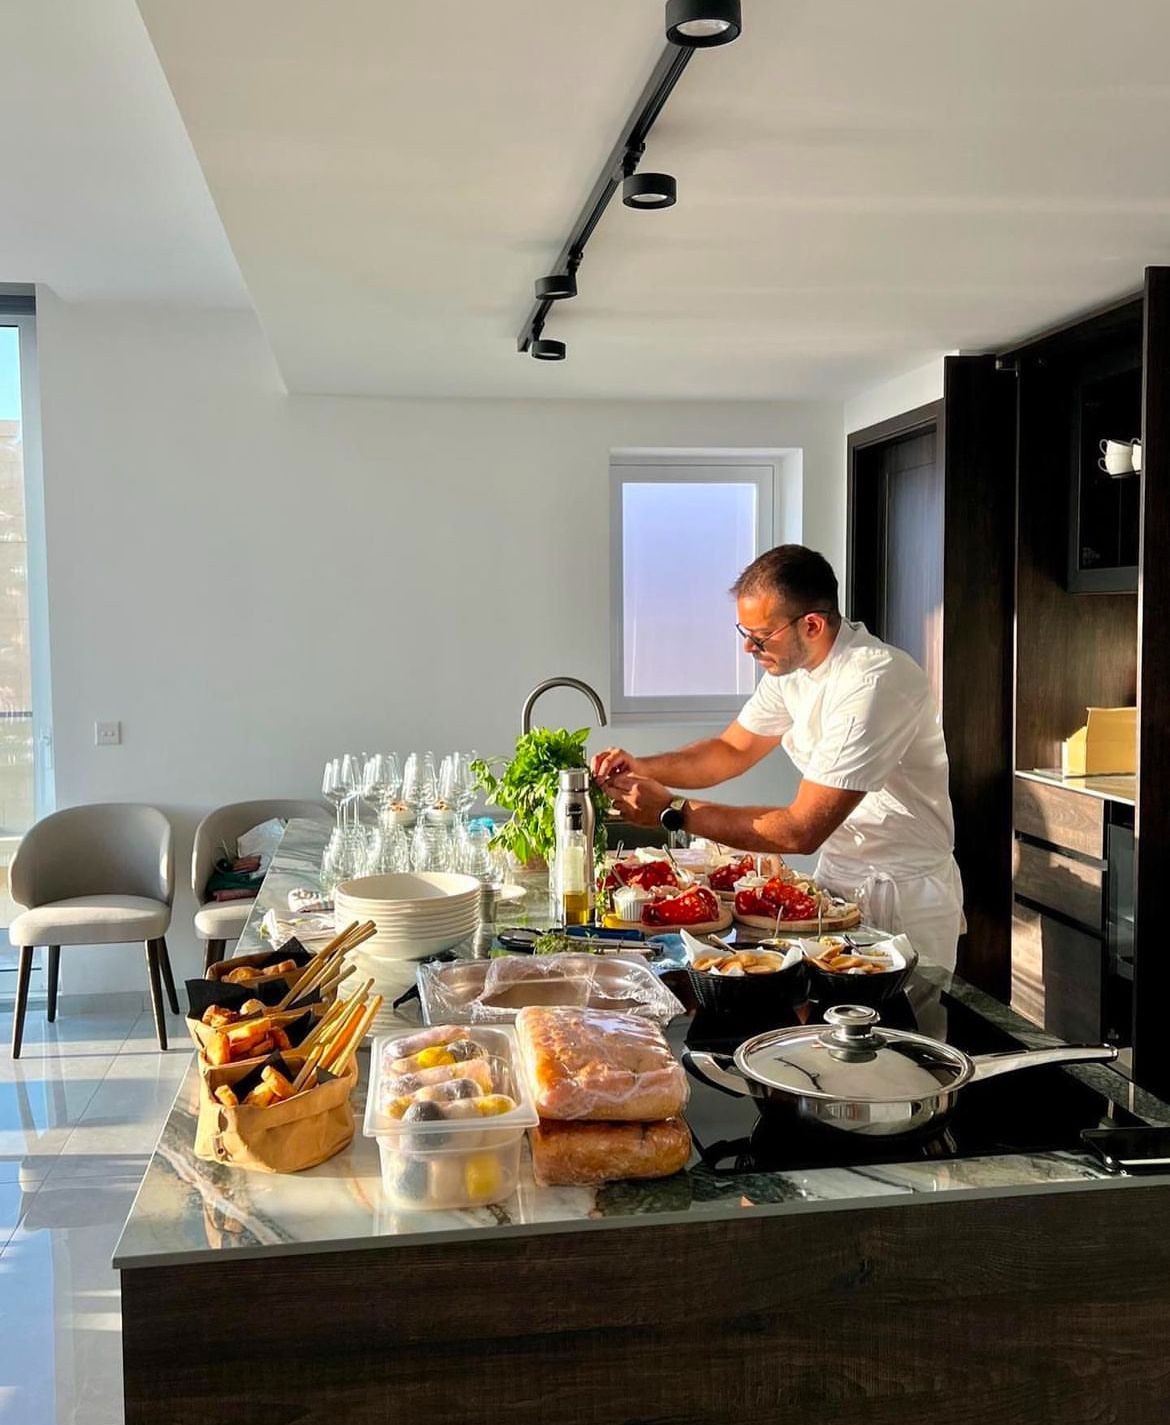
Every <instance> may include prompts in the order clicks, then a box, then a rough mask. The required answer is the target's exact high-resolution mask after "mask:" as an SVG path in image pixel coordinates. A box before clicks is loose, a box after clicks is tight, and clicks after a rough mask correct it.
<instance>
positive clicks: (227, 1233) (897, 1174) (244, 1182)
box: [114, 822, 1170, 1271]
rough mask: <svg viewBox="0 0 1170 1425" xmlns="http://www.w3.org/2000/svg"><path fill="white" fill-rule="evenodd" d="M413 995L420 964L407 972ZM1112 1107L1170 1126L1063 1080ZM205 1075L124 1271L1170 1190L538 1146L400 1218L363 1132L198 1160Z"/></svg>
mask: <svg viewBox="0 0 1170 1425" xmlns="http://www.w3.org/2000/svg"><path fill="white" fill-rule="evenodd" d="M326 834H327V827H323V826H321V825H319V824H317V823H310V822H293V823H292V824H290V826H289V828H288V831H287V832H286V835H285V839H284V842H283V843H282V845H281V847H280V849H279V851H278V853H277V856H276V858H275V859H274V862H273V865H272V867H271V869H270V871H269V874H268V877H267V878H266V881H265V884H264V887H263V889H262V891H261V894H260V896H259V897H258V898H257V902H256V905H255V906H254V908H253V913H252V916H251V918H250V920H249V923H248V927H247V929H246V930H245V933H244V937H243V938H242V940H241V951H243V950H246V949H248V948H255V946H256V945H258V944H260V943H262V942H260V941H259V938H258V936H257V935H256V928H257V926H258V925H259V920H260V918H261V917H262V916H263V914H264V912H265V910H266V909H267V908H268V907H269V906H271V905H276V906H277V907H278V908H280V909H282V910H285V911H286V910H287V894H288V891H289V890H290V889H291V888H292V887H293V886H297V885H308V886H313V885H315V884H316V876H317V868H318V865H319V862H320V852H321V847H322V845H323V839H324V836H325V835H326ZM920 973H921V974H922V975H923V977H924V978H925V979H927V980H928V981H930V982H931V983H932V984H934V985H935V986H936V987H938V988H939V989H945V990H947V991H948V993H949V994H950V995H951V996H952V997H955V998H958V999H960V1000H962V1001H963V1002H964V1003H966V1004H968V1005H969V1006H970V1007H972V1008H974V1009H976V1010H977V1011H978V1012H979V1013H980V1014H983V1015H984V1016H985V1017H986V1018H988V1019H989V1020H991V1021H992V1022H994V1023H996V1024H997V1025H998V1026H1000V1027H1002V1028H1006V1029H1008V1030H1009V1032H1011V1033H1012V1034H1014V1035H1015V1036H1016V1037H1017V1038H1018V1039H1019V1040H1020V1041H1021V1042H1023V1043H1026V1044H1028V1045H1029V1046H1032V1047H1043V1046H1044V1045H1047V1044H1052V1043H1055V1042H1057V1041H1055V1040H1054V1039H1053V1038H1052V1037H1051V1036H1050V1035H1047V1034H1045V1033H1043V1031H1041V1030H1037V1029H1035V1028H1034V1027H1033V1026H1031V1025H1028V1024H1027V1023H1026V1022H1025V1021H1023V1020H1021V1019H1019V1018H1018V1017H1017V1016H1016V1015H1014V1014H1013V1013H1012V1011H1011V1010H1010V1009H1008V1008H1007V1007H1006V1006H1004V1005H1001V1004H999V1003H998V1002H997V1001H995V1000H992V999H990V998H989V997H987V996H985V995H983V994H982V993H981V992H980V991H978V990H976V989H974V988H973V987H971V986H969V985H966V984H965V983H964V982H963V981H961V980H959V979H958V978H957V977H956V976H953V975H950V974H949V973H947V972H946V971H943V970H941V969H938V968H937V967H933V966H927V965H923V966H921V967H920ZM401 974H402V981H403V985H404V987H406V986H408V985H409V984H410V983H412V982H413V978H414V965H413V964H412V963H407V964H404V966H403V968H402V972H401ZM399 1015H400V1017H401V1019H402V1023H403V1025H404V1027H407V1026H409V1025H411V1024H416V1023H418V1005H417V1001H412V1002H410V1003H409V1004H408V1005H406V1006H404V1007H403V1009H402V1010H401V1011H399ZM359 1062H361V1069H362V1071H361V1081H360V1086H359V1088H358V1090H357V1094H356V1101H355V1108H356V1110H357V1113H358V1116H359V1119H360V1115H361V1111H362V1108H363V1106H364V1103H363V1100H364V1088H365V1084H366V1082H367V1077H368V1053H367V1052H365V1051H363V1053H362V1054H361V1055H360V1056H359ZM1066 1072H1069V1073H1073V1074H1075V1075H1076V1076H1077V1077H1079V1078H1082V1079H1083V1080H1084V1081H1085V1082H1086V1083H1089V1084H1091V1085H1092V1086H1093V1087H1094V1088H1095V1089H1097V1090H1098V1091H1099V1092H1102V1093H1104V1094H1105V1095H1106V1096H1107V1097H1109V1098H1110V1099H1111V1100H1112V1101H1113V1102H1115V1103H1117V1104H1118V1105H1120V1106H1122V1107H1126V1108H1128V1109H1129V1110H1130V1111H1132V1112H1134V1113H1136V1114H1138V1115H1139V1116H1140V1117H1142V1118H1144V1119H1145V1120H1146V1121H1148V1122H1153V1123H1161V1124H1170V1106H1168V1105H1166V1104H1164V1103H1162V1102H1161V1101H1160V1100H1157V1099H1154V1098H1152V1097H1151V1096H1149V1095H1147V1094H1144V1093H1143V1092H1142V1091H1140V1090H1138V1089H1136V1088H1134V1086H1133V1085H1132V1084H1131V1083H1130V1082H1129V1081H1128V1080H1127V1079H1126V1078H1124V1076H1123V1075H1121V1074H1119V1073H1117V1072H1116V1071H1115V1070H1113V1069H1111V1068H1107V1067H1103V1066H1100V1065H1085V1066H1076V1067H1073V1068H1070V1069H1068V1070H1066ZM198 1086H199V1085H198V1073H197V1069H196V1066H195V1063H194V1059H192V1064H191V1067H190V1069H189V1070H188V1072H187V1075H186V1077H185V1078H184V1080H183V1082H182V1085H181V1086H180V1089H179V1092H178V1095H177V1097H176V1099H175V1103H174V1106H173V1108H172V1110H171V1113H170V1115H169V1117H168V1119H167V1122H166V1124H165V1126H164V1128H163V1132H162V1135H161V1137H160V1139H159V1142H158V1145H157V1147H156V1148H155V1151H154V1154H153V1156H152V1158H151V1160H150V1163H149V1166H148V1167H147V1171H146V1174H145V1176H144V1178H143V1180H142V1184H141V1187H140V1188H139V1191H138V1195H137V1197H136V1199H135V1201H134V1205H133V1207H132V1209H131V1212H130V1216H129V1218H128V1220H127V1222H126V1225H125V1228H124V1229H123V1232H122V1236H121V1239H120V1241H119V1243H118V1246H117V1248H116V1250H115V1253H114V1266H115V1267H117V1268H119V1269H120V1270H123V1271H125V1270H132V1269H135V1268H140V1267H152V1266H163V1265H167V1264H169V1263H177V1262H188V1263H189V1262H197V1261H204V1260H207V1259H208V1256H209V1254H212V1253H216V1252H223V1251H228V1252H232V1253H234V1254H237V1255H238V1254H247V1255H268V1254H271V1253H274V1252H292V1253H296V1252H326V1251H336V1250H339V1249H347V1250H348V1249H361V1248H370V1247H386V1246H388V1245H390V1239H393V1241H395V1242H401V1243H404V1244H419V1243H422V1242H435V1241H441V1240H449V1239H451V1238H452V1236H454V1235H458V1236H461V1237H462V1236H468V1235H470V1236H476V1235H480V1234H483V1233H490V1234H493V1235H513V1234H523V1233H550V1232H564V1231H569V1230H574V1231H575V1230H596V1229H603V1228H628V1227H636V1226H640V1225H641V1226H646V1225H652V1224H661V1223H671V1222H679V1221H684V1220H685V1221H690V1222H693V1221H696V1220H702V1219H707V1218H715V1217H721V1216H736V1215H741V1214H743V1213H745V1212H748V1213H751V1212H764V1213H777V1212H809V1211H824V1210H830V1209H840V1208H847V1207H850V1206H854V1207H856V1206H861V1205H867V1206H868V1205H871V1204H873V1203H874V1201H875V1200H876V1199H884V1200H886V1201H888V1202H889V1203H890V1204H898V1203H912V1202H918V1201H922V1200H924V1199H926V1198H929V1197H933V1196H937V1195H938V1194H941V1193H981V1194H984V1195H986V1194H994V1195H1007V1194H1012V1195H1014V1194H1021V1193H1035V1192H1050V1191H1062V1190H1069V1189H1075V1188H1080V1189H1084V1188H1090V1189H1094V1188H1095V1189H1103V1190H1124V1189H1125V1188H1127V1187H1131V1186H1133V1185H1135V1184H1137V1183H1141V1182H1146V1183H1149V1182H1154V1181H1157V1182H1170V1177H1166V1178H1161V1177H1160V1178H1157V1179H1152V1178H1146V1179H1117V1178H1111V1177H1109V1176H1107V1175H1106V1174H1105V1173H1104V1172H1103V1170H1102V1169H1100V1168H1099V1167H1098V1166H1097V1165H1096V1162H1095V1160H1094V1159H1092V1158H1091V1157H1089V1156H1088V1155H1087V1154H1082V1153H1076V1152H1052V1153H1027V1154H1015V1155H994V1156H987V1157H971V1158H960V1159H951V1160H941V1161H915V1162H906V1163H883V1164H880V1165H874V1166H854V1167H826V1168H806V1169H800V1170H790V1171H785V1172H770V1173H754V1174H736V1175H734V1176H724V1175H720V1174H716V1173H714V1172H712V1171H711V1170H710V1169H709V1168H707V1167H706V1166H705V1165H703V1164H702V1163H696V1164H695V1165H694V1166H691V1167H689V1168H688V1169H687V1170H686V1171H684V1172H682V1173H679V1174H676V1175H675V1176H674V1177H672V1178H667V1179H664V1180H662V1181H658V1182H643V1183H634V1182H623V1183H614V1184H610V1185H608V1186H606V1187H602V1188H597V1189H593V1188H546V1187H540V1186H538V1185H537V1184H536V1183H535V1182H534V1181H533V1178H532V1173H531V1166H530V1163H529V1159H528V1149H527V1144H526V1143H525V1145H524V1148H523V1163H522V1168H521V1175H520V1183H519V1186H518V1189H517V1191H516V1192H515V1193H514V1194H513V1196H512V1197H511V1198H510V1199H509V1200H508V1201H506V1202H504V1203H502V1204H500V1205H498V1206H493V1207H487V1208H476V1209H470V1210H467V1211H458V1212H455V1211H450V1212H401V1211H397V1210H395V1209H394V1208H393V1207H392V1206H391V1205H390V1204H389V1202H388V1201H387V1200H386V1199H385V1198H384V1196H383V1193H382V1187H381V1173H380V1166H379V1158H378V1150H377V1145H376V1143H375V1141H374V1140H373V1139H368V1138H365V1137H363V1136H362V1134H361V1130H360V1126H359V1129H358V1133H357V1135H356V1136H355V1138H354V1141H353V1143H352V1144H351V1145H350V1146H349V1148H347V1149H346V1150H345V1151H344V1152H342V1153H340V1154H338V1155H337V1156H336V1157H334V1158H332V1159H330V1160H329V1161H328V1162H326V1163H322V1164H321V1165H320V1166H318V1167H316V1168H312V1169H310V1170H308V1171H306V1172H302V1173H297V1174H293V1175H284V1176H276V1175H272V1174H267V1173H252V1172H244V1171H241V1170H239V1169H234V1168H229V1167H224V1166H222V1165H220V1164H216V1163H207V1162H203V1161H201V1160H200V1159H198V1158H196V1157H195V1154H194V1151H193V1144H194V1137H195V1115H196V1108H197V1104H198Z"/></svg>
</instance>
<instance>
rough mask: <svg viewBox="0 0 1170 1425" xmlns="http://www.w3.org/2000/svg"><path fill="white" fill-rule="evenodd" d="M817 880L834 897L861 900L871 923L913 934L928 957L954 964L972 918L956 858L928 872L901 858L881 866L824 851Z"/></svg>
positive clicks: (863, 914) (913, 941)
mask: <svg viewBox="0 0 1170 1425" xmlns="http://www.w3.org/2000/svg"><path fill="white" fill-rule="evenodd" d="M816 879H817V881H818V883H819V884H821V885H823V886H824V887H825V889H826V890H829V891H832V892H833V894H834V895H838V896H843V897H844V898H845V899H846V900H850V901H856V902H857V904H858V906H860V908H861V917H862V920H863V921H864V923H865V924H866V925H872V926H873V927H874V928H875V929H877V930H887V931H889V932H890V933H891V934H898V933H903V934H905V935H908V936H909V937H910V943H911V944H912V945H913V946H914V948H915V950H917V951H918V953H919V955H921V956H922V957H923V959H926V960H932V961H933V962H934V963H935V964H936V965H942V966H943V967H944V968H946V969H948V970H953V969H954V968H955V958H956V953H957V949H958V941H959V936H960V935H962V934H963V932H964V931H965V930H966V928H967V922H966V919H965V918H964V915H963V882H962V878H961V877H960V875H959V868H958V866H957V865H956V864H955V858H954V857H953V856H948V857H946V858H945V859H944V860H942V861H940V862H939V863H938V865H937V866H934V867H931V869H930V870H927V871H924V870H922V869H921V868H918V867H909V866H899V865H898V863H897V860H896V858H895V859H891V860H890V861H888V862H887V863H886V865H885V866H882V867H877V866H870V865H866V864H865V863H864V862H861V861H854V860H851V859H847V858H846V857H843V856H831V855H829V854H828V853H825V854H823V855H822V856H821V859H820V860H819V861H818V862H817V869H816Z"/></svg>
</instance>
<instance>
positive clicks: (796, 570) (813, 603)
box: [731, 544, 840, 617]
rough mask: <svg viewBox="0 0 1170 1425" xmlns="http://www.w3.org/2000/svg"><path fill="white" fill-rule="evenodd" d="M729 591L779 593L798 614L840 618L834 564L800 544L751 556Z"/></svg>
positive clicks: (780, 547) (784, 546)
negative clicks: (797, 609) (817, 614)
mask: <svg viewBox="0 0 1170 1425" xmlns="http://www.w3.org/2000/svg"><path fill="white" fill-rule="evenodd" d="M731 592H732V593H733V594H734V595H735V597H736V598H737V599H738V598H739V597H740V596H741V595H743V594H748V595H751V594H760V593H769V594H778V595H779V596H780V598H782V599H783V600H784V601H785V603H787V604H790V605H791V606H792V607H793V608H799V609H800V611H801V613H812V612H813V611H814V610H815V611H816V612H817V613H825V614H832V615H834V616H836V617H840V610H839V609H838V607H837V576H836V574H834V573H833V566H832V565H831V564H830V563H829V561H828V560H827V559H826V558H825V556H824V555H823V554H818V553H817V552H816V550H815V549H806V548H805V546H804V545H803V544H779V545H777V546H776V548H775V549H769V550H768V552H767V553H766V554H761V555H760V557H759V558H758V559H753V560H752V562H751V563H750V564H749V565H748V567H747V568H746V569H745V570H744V571H743V573H742V574H741V575H740V576H739V578H738V579H737V580H736V581H735V583H734V584H733V585H732V586H731Z"/></svg>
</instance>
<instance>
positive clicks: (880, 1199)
mask: <svg viewBox="0 0 1170 1425" xmlns="http://www.w3.org/2000/svg"><path fill="white" fill-rule="evenodd" d="M1149 1187H1170V1173H1158V1174H1152V1173H1151V1174H1142V1175H1140V1176H1121V1175H1118V1176H1114V1177H1101V1178H1077V1179H1073V1180H1070V1181H1066V1182H1043V1183H1014V1184H1010V1185H1008V1186H1004V1187H981V1188H968V1187H957V1188H944V1189H942V1190H940V1191H938V1192H931V1193H919V1192H905V1191H903V1192H889V1193H873V1194H869V1195H866V1196H863V1197H851V1198H841V1199H831V1200H826V1199H820V1200H816V1201H811V1202H808V1201H805V1202H772V1203H759V1204H753V1205H752V1206H751V1207H747V1208H745V1207H742V1206H741V1205H740V1204H739V1203H738V1202H734V1203H732V1202H730V1201H723V1202H720V1203H712V1204H711V1208H710V1210H707V1209H699V1210H697V1211H692V1212H690V1213H688V1214H687V1215H686V1216H685V1217H680V1215H679V1214H678V1213H677V1212H647V1213H643V1214H639V1215H636V1216H632V1217H613V1218H607V1217H598V1218H587V1219H585V1220H578V1221H572V1222H566V1221H564V1220H562V1221H557V1222H523V1223H511V1224H508V1225H500V1226H498V1227H495V1228H493V1229H492V1230H491V1231H490V1232H488V1233H485V1232H484V1231H483V1229H482V1228H477V1227H468V1228H447V1229H436V1230H432V1231H427V1232H419V1233H417V1234H410V1235H407V1234H404V1233H395V1234H393V1235H390V1234H379V1235H371V1236H366V1237H356V1238H341V1237H339V1238H336V1239H335V1240H332V1241H320V1242H282V1243H279V1244H271V1243H269V1244H266V1245H264V1246H260V1247H239V1248H235V1249H233V1250H232V1251H230V1252H213V1253H209V1252H208V1251H207V1250H206V1249H201V1250H198V1251H193V1252H159V1253H152V1254H151V1255H150V1256H148V1257H123V1256H121V1255H120V1254H119V1252H118V1250H117V1249H115V1251H114V1255H113V1258H112V1260H111V1265H112V1266H113V1268H114V1269H115V1270H116V1271H119V1272H126V1271H144V1270H150V1269H151V1268H153V1267H174V1266H196V1265H200V1264H203V1265H222V1264H223V1263H225V1262H237V1261H239V1262H242V1261H255V1260H264V1259H266V1258H272V1257H277V1256H279V1257H307V1256H321V1255H322V1254H326V1253H330V1252H353V1251H376V1250H377V1249H378V1248H384V1249H386V1250H388V1251H389V1250H395V1249H397V1248H399V1247H407V1248H409V1247H430V1246H437V1245H441V1244H447V1243H458V1244H460V1245H462V1244H464V1243H471V1242H483V1243H485V1244H487V1243H492V1242H499V1241H505V1240H512V1239H515V1238H524V1237H555V1236H575V1235H577V1234H578V1233H581V1232H612V1231H636V1230H639V1229H641V1228H645V1227H686V1226H692V1225H695V1224H702V1223H714V1222H723V1221H727V1220H730V1219H732V1218H735V1217H739V1218H740V1219H741V1220H747V1218H746V1216H745V1214H747V1215H750V1216H751V1217H752V1218H757V1217H760V1216H765V1217H779V1216H788V1215H800V1216H807V1215H811V1214H820V1213H826V1212H853V1211H857V1210H859V1209H865V1208H874V1207H876V1208H885V1209H894V1208H906V1207H912V1206H927V1205H929V1204H931V1203H943V1202H953V1201H954V1200H956V1199H960V1198H961V1199H963V1200H965V1201H968V1202H981V1201H987V1200H989V1199H993V1198H994V1199H1003V1198H1022V1197H1046V1196H1049V1195H1052V1194H1061V1193H1069V1192H1100V1191H1102V1190H1106V1191H1116V1190H1126V1189H1133V1188H1149ZM120 1245H121V1243H120V1242H119V1246H120Z"/></svg>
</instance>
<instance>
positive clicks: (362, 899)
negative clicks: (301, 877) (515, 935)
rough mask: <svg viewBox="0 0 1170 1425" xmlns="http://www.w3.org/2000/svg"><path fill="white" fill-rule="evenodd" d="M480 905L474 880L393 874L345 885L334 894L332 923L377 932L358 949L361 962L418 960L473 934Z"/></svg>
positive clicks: (422, 873) (426, 873)
mask: <svg viewBox="0 0 1170 1425" xmlns="http://www.w3.org/2000/svg"><path fill="white" fill-rule="evenodd" d="M479 901H480V884H479V882H478V881H477V880H476V879H475V877H474V876H457V875H453V874H452V873H450V872H448V871H394V872H392V873H390V874H389V875H385V876H363V877H361V878H360V879H358V880H356V881H343V882H342V883H341V884H340V885H339V886H338V887H337V889H336V890H335V891H334V893H333V918H334V923H335V924H336V925H337V926H338V928H339V929H344V927H345V926H347V925H349V923H350V922H351V921H354V920H359V921H364V920H372V921H373V922H374V924H375V925H376V926H377V927H378V931H377V934H376V935H373V936H371V937H370V939H369V940H367V941H366V942H365V944H364V945H362V946H361V954H362V957H363V958H371V957H372V958H374V959H386V960H421V959H422V958H423V957H424V956H426V955H435V954H437V953H438V952H439V951H440V950H450V949H452V948H453V947H454V946H456V945H458V944H459V943H460V942H461V941H464V940H466V939H468V937H469V936H472V935H474V934H475V932H476V929H477V927H478V925H479Z"/></svg>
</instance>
